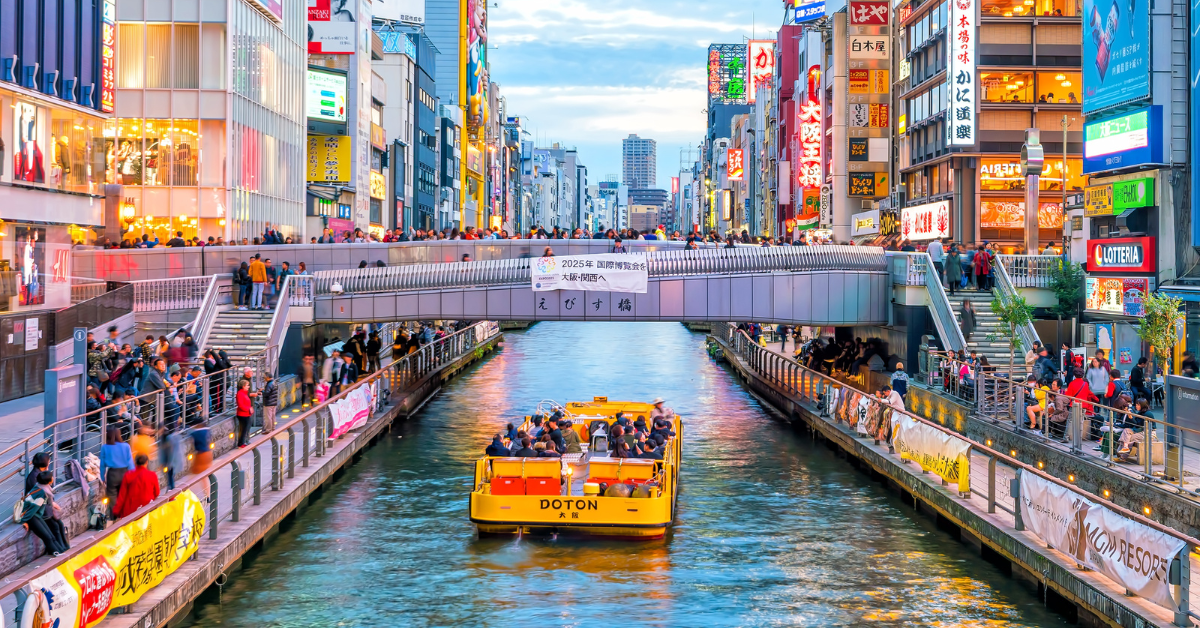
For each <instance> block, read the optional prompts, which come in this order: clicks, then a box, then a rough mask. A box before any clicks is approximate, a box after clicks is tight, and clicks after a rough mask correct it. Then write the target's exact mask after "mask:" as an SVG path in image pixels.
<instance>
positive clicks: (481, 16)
mask: <svg viewBox="0 0 1200 628" xmlns="http://www.w3.org/2000/svg"><path fill="white" fill-rule="evenodd" d="M487 106H488V64H487V0H467V120H468V121H469V122H470V123H471V124H475V125H480V124H483V121H484V120H486V119H487Z"/></svg>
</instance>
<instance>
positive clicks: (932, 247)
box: [888, 238, 1059, 294]
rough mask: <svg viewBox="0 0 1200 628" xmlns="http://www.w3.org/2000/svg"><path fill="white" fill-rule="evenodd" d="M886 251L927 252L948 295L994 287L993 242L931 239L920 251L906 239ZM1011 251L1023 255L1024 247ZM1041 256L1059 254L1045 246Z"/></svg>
mask: <svg viewBox="0 0 1200 628" xmlns="http://www.w3.org/2000/svg"><path fill="white" fill-rule="evenodd" d="M888 248H889V250H898V251H902V252H922V251H923V252H925V253H928V254H929V258H930V260H931V261H932V262H933V266H934V268H935V269H936V270H937V274H938V277H939V278H940V279H941V280H942V285H943V286H945V288H946V291H947V292H949V293H950V294H954V293H955V292H957V291H959V290H981V291H984V292H991V291H992V290H993V289H994V288H995V286H996V281H995V268H996V264H997V263H998V261H997V259H996V256H997V255H999V254H1000V250H999V248H998V247H997V246H996V244H995V243H993V242H988V241H987V240H984V241H983V242H982V243H980V244H978V245H976V244H965V243H958V242H953V241H951V242H949V243H947V244H944V245H943V244H942V239H941V238H934V239H933V240H931V241H930V242H929V243H928V244H926V245H923V246H921V247H919V248H918V247H917V246H916V245H914V244H913V243H912V242H909V241H907V240H902V241H901V242H899V243H898V245H896V246H895V247H888ZM1014 252H1015V253H1018V254H1020V253H1023V252H1024V248H1023V247H1020V246H1018V247H1016V249H1014ZM1035 253H1036V251H1035ZM1040 254H1041V255H1044V256H1047V257H1053V256H1057V255H1059V251H1058V250H1057V249H1055V248H1054V244H1053V243H1047V244H1046V246H1045V247H1044V248H1043V249H1042V251H1041V253H1040Z"/></svg>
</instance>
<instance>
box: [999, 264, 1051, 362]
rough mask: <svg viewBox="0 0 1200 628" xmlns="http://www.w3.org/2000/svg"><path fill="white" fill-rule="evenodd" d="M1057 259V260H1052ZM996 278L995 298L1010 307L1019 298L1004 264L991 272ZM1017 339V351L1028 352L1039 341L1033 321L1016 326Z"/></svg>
mask: <svg viewBox="0 0 1200 628" xmlns="http://www.w3.org/2000/svg"><path fill="white" fill-rule="evenodd" d="M1054 259H1056V260H1057V259H1058V258H1054ZM992 275H993V276H995V278H996V296H997V298H999V299H1000V301H1001V302H1002V303H1004V304H1006V305H1011V304H1012V302H1013V299H1014V298H1016V297H1017V296H1019V293H1018V292H1017V288H1016V286H1014V285H1013V281H1012V278H1010V277H1009V275H1008V270H1007V269H1006V268H1005V267H1004V264H1002V263H1001V264H996V268H995V269H994V271H993V272H992ZM1016 332H1017V339H1018V340H1020V346H1019V347H1017V350H1018V351H1028V350H1030V349H1032V348H1033V343H1034V342H1035V341H1040V340H1041V339H1040V338H1038V333H1037V329H1034V327H1033V321H1029V322H1027V323H1025V324H1024V325H1018V326H1017V328H1016Z"/></svg>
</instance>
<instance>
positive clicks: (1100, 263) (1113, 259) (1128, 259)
mask: <svg viewBox="0 0 1200 628" xmlns="http://www.w3.org/2000/svg"><path fill="white" fill-rule="evenodd" d="M1087 247H1088V261H1087V269H1088V271H1089V272H1137V273H1152V272H1154V271H1155V268H1156V266H1157V265H1156V264H1155V250H1154V238H1150V237H1142V238H1107V239H1103V240H1088V244H1087Z"/></svg>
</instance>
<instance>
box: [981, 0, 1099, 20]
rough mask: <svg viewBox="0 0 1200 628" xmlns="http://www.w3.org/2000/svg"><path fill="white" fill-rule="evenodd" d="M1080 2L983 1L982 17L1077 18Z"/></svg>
mask: <svg viewBox="0 0 1200 628" xmlns="http://www.w3.org/2000/svg"><path fill="white" fill-rule="evenodd" d="M1080 4H1081V3H1080V2H1079V1H1078V0H983V3H982V4H981V5H980V12H981V15H982V17H1076V16H1078V15H1079V6H1080Z"/></svg>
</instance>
